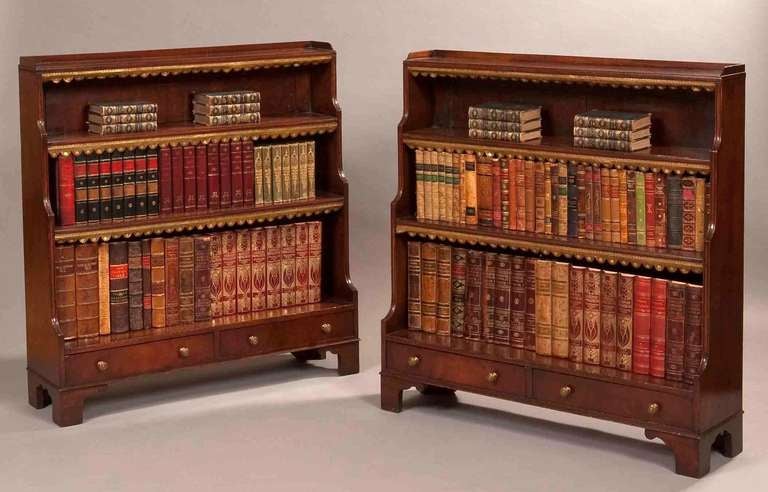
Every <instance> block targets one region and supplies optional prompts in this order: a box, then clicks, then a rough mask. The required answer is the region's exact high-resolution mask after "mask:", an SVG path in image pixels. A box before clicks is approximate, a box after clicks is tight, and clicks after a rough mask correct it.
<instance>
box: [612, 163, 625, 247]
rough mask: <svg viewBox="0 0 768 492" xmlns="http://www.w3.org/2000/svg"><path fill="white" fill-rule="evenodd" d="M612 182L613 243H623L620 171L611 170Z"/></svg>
mask: <svg viewBox="0 0 768 492" xmlns="http://www.w3.org/2000/svg"><path fill="white" fill-rule="evenodd" d="M609 176H610V182H611V242H612V243H620V242H621V215H622V213H621V199H620V198H619V196H620V195H621V193H620V190H619V170H618V169H611V170H610V173H609Z"/></svg>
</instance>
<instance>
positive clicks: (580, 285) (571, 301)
mask: <svg viewBox="0 0 768 492" xmlns="http://www.w3.org/2000/svg"><path fill="white" fill-rule="evenodd" d="M585 272H586V268H584V267H582V266H576V265H572V266H571V268H570V273H569V289H568V312H569V319H568V322H569V325H568V358H569V359H571V361H573V362H577V363H580V362H583V361H584V273H585Z"/></svg>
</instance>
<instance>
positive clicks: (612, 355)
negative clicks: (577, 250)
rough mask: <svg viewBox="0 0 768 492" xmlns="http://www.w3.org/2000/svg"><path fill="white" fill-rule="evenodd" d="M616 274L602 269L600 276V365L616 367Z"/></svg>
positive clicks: (617, 288)
mask: <svg viewBox="0 0 768 492" xmlns="http://www.w3.org/2000/svg"><path fill="white" fill-rule="evenodd" d="M618 280H619V279H618V274H617V273H616V272H606V271H603V272H602V275H601V278H600V365H601V366H604V367H616V302H617V298H618V290H619V286H618Z"/></svg>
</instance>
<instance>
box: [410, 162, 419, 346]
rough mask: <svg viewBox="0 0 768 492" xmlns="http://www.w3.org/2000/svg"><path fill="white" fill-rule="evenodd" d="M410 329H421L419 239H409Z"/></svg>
mask: <svg viewBox="0 0 768 492" xmlns="http://www.w3.org/2000/svg"><path fill="white" fill-rule="evenodd" d="M419 152H420V151H419ZM408 329H409V330H413V331H421V243H420V242H419V241H408Z"/></svg>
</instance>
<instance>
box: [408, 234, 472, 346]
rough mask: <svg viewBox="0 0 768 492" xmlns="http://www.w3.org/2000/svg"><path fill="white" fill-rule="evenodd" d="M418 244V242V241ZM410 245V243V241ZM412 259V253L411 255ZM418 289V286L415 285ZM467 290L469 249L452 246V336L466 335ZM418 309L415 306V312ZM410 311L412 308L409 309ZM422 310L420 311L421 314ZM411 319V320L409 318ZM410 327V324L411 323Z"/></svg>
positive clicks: (460, 336)
mask: <svg viewBox="0 0 768 492" xmlns="http://www.w3.org/2000/svg"><path fill="white" fill-rule="evenodd" d="M416 244H418V243H416ZM409 247H410V243H409ZM409 259H410V255H409ZM414 291H415V292H418V291H416V286H414ZM466 292H467V250H466V249H463V248H452V251H451V336H454V337H458V338H462V337H464V309H465V296H466ZM415 311H416V309H415V307H414V312H415ZM409 312H410V310H409ZM420 314H421V312H420V311H419V315H420ZM409 321H410V320H409ZM409 327H410V324H409Z"/></svg>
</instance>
